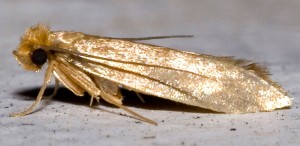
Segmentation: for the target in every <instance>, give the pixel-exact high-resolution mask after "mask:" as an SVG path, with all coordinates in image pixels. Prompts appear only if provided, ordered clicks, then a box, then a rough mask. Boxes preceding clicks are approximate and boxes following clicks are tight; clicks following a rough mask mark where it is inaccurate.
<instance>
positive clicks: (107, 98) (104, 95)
mask: <svg viewBox="0 0 300 146" xmlns="http://www.w3.org/2000/svg"><path fill="white" fill-rule="evenodd" d="M100 89H101V88H100ZM101 91H102V92H101V98H103V99H104V100H105V101H107V102H108V103H110V104H113V105H115V106H117V107H119V108H121V109H123V110H124V111H126V112H128V113H130V114H132V115H133V116H135V117H136V118H138V119H140V120H142V121H145V122H148V123H150V124H153V125H157V123H156V122H155V121H153V120H150V119H148V118H146V117H144V116H142V115H140V114H138V113H136V112H134V111H132V110H130V109H129V108H127V107H126V106H123V105H122V104H120V103H118V102H116V101H115V100H114V99H115V98H116V97H114V96H112V95H110V94H108V93H106V92H105V91H103V90H101Z"/></svg>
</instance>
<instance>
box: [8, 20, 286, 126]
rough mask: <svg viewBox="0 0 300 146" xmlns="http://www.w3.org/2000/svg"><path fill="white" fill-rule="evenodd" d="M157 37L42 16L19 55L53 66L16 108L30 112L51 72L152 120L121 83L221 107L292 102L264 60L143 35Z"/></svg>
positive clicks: (34, 67) (29, 62) (26, 63)
mask: <svg viewBox="0 0 300 146" xmlns="http://www.w3.org/2000/svg"><path fill="white" fill-rule="evenodd" d="M170 37H172V36H170ZM175 37H176V36H175ZM156 38H164V37H153V38H151V37H149V38H136V39H134V38H127V39H122V38H111V37H102V36H94V35H88V34H84V33H81V32H73V31H51V30H50V29H49V27H47V26H45V25H42V24H38V25H36V26H33V27H30V28H29V29H27V31H26V32H25V34H24V35H23V37H22V38H21V42H20V44H19V46H18V48H17V50H15V51H13V55H14V56H15V57H16V60H17V61H18V62H19V64H20V65H21V66H22V67H23V69H25V70H31V71H36V72H37V71H39V70H40V69H41V68H42V66H44V65H45V64H47V65H48V66H47V70H46V72H45V78H44V82H43V85H42V87H41V89H40V91H39V94H38V96H37V99H36V101H35V102H34V103H33V104H32V105H31V106H30V107H29V108H28V109H26V110H24V111H22V112H19V113H15V114H11V116H24V115H27V114H29V113H31V112H32V111H33V109H34V107H35V106H36V105H37V104H38V103H39V102H40V100H41V99H42V97H43V93H44V91H45V89H46V86H47V84H48V82H49V81H50V79H51V76H54V77H55V81H56V82H55V83H56V86H55V92H56V91H57V88H58V85H59V83H60V84H63V85H64V86H65V87H66V88H68V89H69V90H71V91H72V92H73V93H74V94H76V95H78V96H83V94H84V92H87V93H88V94H89V95H90V96H91V100H90V105H92V103H93V100H94V99H95V100H96V101H98V102H99V99H100V98H101V99H103V100H105V101H107V102H108V103H111V104H113V105H115V106H117V107H119V108H121V109H123V110H125V111H127V112H129V113H131V114H132V115H133V116H135V117H136V118H138V119H140V120H142V121H146V122H149V123H151V124H156V122H155V121H152V120H150V119H148V118H146V117H143V116H141V115H139V114H137V113H135V112H134V111H132V110H130V109H129V108H128V107H126V106H124V105H122V99H123V98H122V95H121V93H120V87H122V88H125V89H128V90H132V91H135V92H137V93H142V94H147V95H153V96H157V97H160V98H164V99H168V100H172V101H175V102H179V103H183V104H187V105H190V106H196V107H200V108H205V109H210V110H212V111H216V112H222V113H253V112H258V111H273V110H275V109H278V108H284V107H289V106H291V99H290V98H289V97H288V95H287V92H286V91H285V90H284V89H283V88H281V87H280V86H279V85H278V84H277V83H275V82H273V81H272V80H271V79H270V78H269V73H268V71H267V69H266V68H265V67H263V66H261V65H259V64H256V63H252V62H250V61H247V60H243V59H234V58H232V57H217V56H211V55H204V54H195V53H192V52H185V51H179V50H175V49H171V48H167V47H161V46H156V45H151V44H145V43H140V42H138V41H139V40H144V39H156ZM166 38H167V37H166ZM54 94H55V93H54Z"/></svg>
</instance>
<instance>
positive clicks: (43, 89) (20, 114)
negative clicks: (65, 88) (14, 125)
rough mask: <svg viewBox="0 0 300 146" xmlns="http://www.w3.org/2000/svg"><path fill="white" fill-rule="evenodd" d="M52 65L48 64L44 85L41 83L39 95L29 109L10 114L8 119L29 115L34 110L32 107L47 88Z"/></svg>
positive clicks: (51, 63) (52, 63) (52, 62)
mask: <svg viewBox="0 0 300 146" xmlns="http://www.w3.org/2000/svg"><path fill="white" fill-rule="evenodd" d="M54 63H55V62H54V61H51V62H50V63H49V67H48V69H47V70H46V73H45V78H44V83H43V85H42V87H41V89H40V91H39V94H38V96H37V98H36V100H35V102H34V103H33V104H32V105H31V106H30V107H29V108H27V109H26V110H24V111H22V112H19V113H12V114H10V115H9V116H10V117H21V116H25V115H27V114H30V113H31V112H32V110H33V109H34V107H36V105H37V104H38V103H39V102H40V101H41V99H42V98H43V94H44V92H45V89H46V87H47V84H48V83H49V82H50V79H51V75H52V70H53V66H54Z"/></svg>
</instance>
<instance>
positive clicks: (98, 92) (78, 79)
mask: <svg viewBox="0 0 300 146" xmlns="http://www.w3.org/2000/svg"><path fill="white" fill-rule="evenodd" d="M60 61H61V63H60V64H59V69H60V70H61V71H62V72H64V73H65V74H67V75H68V77H69V78H70V79H72V80H73V81H74V82H75V83H76V84H78V85H79V86H80V87H81V88H83V89H85V90H86V91H87V92H88V93H89V94H90V95H91V98H92V99H91V102H90V103H92V102H93V99H94V98H95V99H96V100H99V96H101V98H103V99H104V100H105V101H107V102H108V103H111V104H113V105H115V106H117V107H119V108H121V109H123V110H125V111H126V112H128V113H130V114H132V115H133V116H135V117H136V118H138V119H140V120H142V121H145V122H148V123H150V124H154V125H157V123H156V122H154V121H152V120H150V119H148V118H146V117H143V116H141V115H139V114H138V113H136V112H134V111H132V110H130V109H129V108H127V107H125V106H123V105H122V104H120V103H118V102H117V101H116V99H118V97H114V96H113V95H111V94H109V93H107V92H105V89H104V88H103V86H100V87H97V85H96V83H95V82H94V81H93V80H92V79H91V78H90V76H88V75H87V74H86V73H84V72H83V71H81V70H80V69H77V68H75V67H74V66H73V65H71V64H69V63H68V62H65V61H64V60H60ZM99 88H100V89H99Z"/></svg>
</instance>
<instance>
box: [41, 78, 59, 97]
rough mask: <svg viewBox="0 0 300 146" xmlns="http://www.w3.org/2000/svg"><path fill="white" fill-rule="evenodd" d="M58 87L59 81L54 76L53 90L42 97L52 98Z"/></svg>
mask: <svg viewBox="0 0 300 146" xmlns="http://www.w3.org/2000/svg"><path fill="white" fill-rule="evenodd" d="M58 88H59V81H58V80H57V78H55V86H54V91H53V93H52V94H51V95H48V96H44V98H47V99H48V98H53V97H54V96H55V95H56V94H57V91H58Z"/></svg>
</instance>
